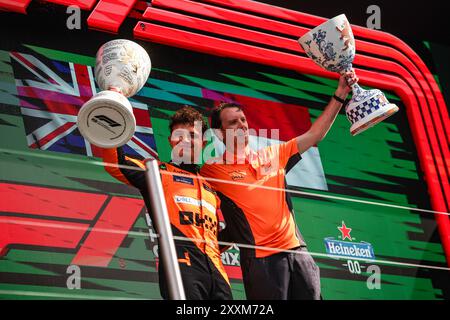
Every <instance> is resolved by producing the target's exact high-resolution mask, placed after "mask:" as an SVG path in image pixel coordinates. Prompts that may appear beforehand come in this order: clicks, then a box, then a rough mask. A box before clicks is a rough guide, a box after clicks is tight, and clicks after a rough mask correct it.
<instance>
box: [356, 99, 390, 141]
mask: <svg viewBox="0 0 450 320" xmlns="http://www.w3.org/2000/svg"><path fill="white" fill-rule="evenodd" d="M398 110H399V109H398V107H397V106H396V105H395V104H392V103H389V104H387V105H385V106H383V107H382V108H381V109H378V110H376V111H374V112H373V113H371V114H370V115H368V116H367V117H365V118H364V122H362V121H358V122H356V123H354V124H353V125H352V126H351V127H350V133H351V135H352V136H356V135H357V134H360V133H361V132H363V131H365V130H367V129H369V128H371V127H373V126H374V125H376V124H377V123H380V122H381V121H383V120H385V119H387V118H389V117H390V116H392V115H393V114H395V113H396V112H397V111H398Z"/></svg>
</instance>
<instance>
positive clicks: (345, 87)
mask: <svg viewBox="0 0 450 320" xmlns="http://www.w3.org/2000/svg"><path fill="white" fill-rule="evenodd" d="M358 81H359V78H358V77H357V76H356V73H355V69H352V70H351V71H348V72H346V73H344V74H343V75H341V77H340V78H339V85H338V88H337V90H336V95H337V96H338V97H340V98H342V99H345V98H346V97H347V95H348V94H349V93H350V91H352V88H351V86H352V85H353V84H355V83H357V82H358Z"/></svg>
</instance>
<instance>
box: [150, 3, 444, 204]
mask: <svg viewBox="0 0 450 320" xmlns="http://www.w3.org/2000/svg"><path fill="white" fill-rule="evenodd" d="M144 18H148V19H149V20H155V21H163V22H168V23H172V24H177V25H181V26H184V27H189V28H192V29H198V30H204V31H208V32H212V33H216V34H220V35H225V36H229V37H233V38H237V39H240V40H247V41H252V42H256V43H260V44H269V45H272V46H275V47H278V48H285V49H290V50H293V51H297V52H299V53H300V52H301V53H304V51H303V49H301V47H300V45H299V44H298V43H297V41H295V40H291V39H287V38H282V37H277V36H273V35H269V34H266V33H262V32H257V31H252V30H247V29H242V28H239V27H234V26H229V25H226V24H222V23H217V22H212V21H208V20H203V19H199V18H195V17H188V16H185V15H182V14H178V13H174V12H169V11H165V10H161V9H157V8H148V9H147V10H146V11H145V13H144ZM354 65H356V66H358V65H360V66H364V67H371V68H376V69H379V70H382V71H384V72H393V73H395V74H397V75H399V76H401V77H402V78H403V79H404V80H405V81H406V82H407V83H408V84H409V85H410V87H411V88H412V89H413V91H414V92H416V95H417V97H418V99H419V103H420V105H421V106H427V105H428V101H427V99H426V96H425V95H424V93H422V90H421V87H420V85H419V84H418V83H417V81H416V79H415V78H414V77H413V76H411V74H410V73H409V72H408V71H407V70H405V69H404V68H402V67H401V66H400V65H398V64H396V63H394V62H391V61H385V60H381V59H378V58H373V57H368V56H363V55H358V56H356V59H355V61H354ZM430 103H431V104H432V106H433V107H434V109H436V103H435V101H434V99H430ZM423 110H424V118H425V122H426V123H427V124H431V123H432V120H431V115H430V113H429V110H428V108H424V109H423ZM430 130H431V131H432V128H428V131H430ZM438 132H440V133H443V130H439V128H438ZM439 138H440V139H442V136H440V137H439ZM430 141H431V146H432V150H433V152H434V154H435V156H436V161H437V168H438V171H439V174H440V176H441V177H443V179H442V185H443V188H444V194H445V197H446V200H447V203H450V185H449V182H448V181H449V178H448V175H447V172H446V169H445V164H444V163H443V161H442V155H441V151H440V148H439V144H438V140H437V138H436V136H435V135H433V134H431V135H430ZM443 153H444V158H445V159H446V162H447V163H450V151H449V150H448V149H447V148H443Z"/></svg>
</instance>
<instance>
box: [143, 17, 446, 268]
mask: <svg viewBox="0 0 450 320" xmlns="http://www.w3.org/2000/svg"><path fill="white" fill-rule="evenodd" d="M134 34H135V37H136V38H140V39H145V40H150V41H154V42H158V43H163V44H166V45H170V46H175V47H182V48H185V49H189V50H194V51H201V52H207V53H210V54H215V55H218V56H225V57H232V58H236V59H242V60H246V61H251V62H256V63H262V64H266V65H271V66H274V67H280V68H285V69H289V70H297V71H300V72H304V73H308V74H313V75H317V76H321V77H328V78H337V77H338V74H336V73H332V72H328V71H325V70H323V69H322V68H320V67H319V66H317V65H315V64H314V62H313V61H312V60H310V59H308V58H305V57H301V56H297V55H292V54H288V53H282V52H278V51H274V50H269V49H264V48H258V47H254V46H250V45H246V44H241V43H236V42H233V41H229V40H222V39H217V38H214V37H209V36H204V35H199V34H195V33H192V32H187V31H182V30H177V29H174V28H168V27H163V26H159V25H155V24H151V23H146V22H139V23H138V25H137V26H136V27H135V29H134ZM356 71H357V74H358V75H359V77H360V79H361V82H364V83H365V84H367V85H369V86H373V87H378V88H380V89H389V90H394V91H395V92H396V93H397V94H398V95H399V96H400V97H401V99H402V100H403V101H404V102H405V105H406V106H407V114H408V118H409V120H410V124H411V128H412V133H413V137H414V140H415V142H416V145H417V146H418V154H419V158H420V160H421V164H422V167H423V170H424V172H425V175H426V179H427V183H428V187H429V191H430V195H431V202H432V205H433V208H434V210H436V211H442V212H445V211H446V210H447V209H446V205H445V200H444V198H443V194H442V192H441V190H440V189H439V177H438V175H437V172H436V168H435V166H434V164H433V159H432V157H430V156H429V155H431V151H430V147H429V145H428V143H427V137H426V131H425V128H424V125H423V123H422V121H421V119H420V118H419V115H420V110H419V105H418V103H417V99H416V97H415V95H414V92H413V91H412V90H411V88H410V87H409V86H408V85H407V84H406V83H405V82H404V81H403V80H402V79H400V78H398V77H394V76H391V75H386V74H380V73H376V72H373V71H368V70H362V69H357V70H356ZM436 220H437V221H438V227H439V231H440V234H441V239H442V244H443V247H444V251H445V253H446V256H447V261H449V258H448V257H450V224H449V219H448V217H447V216H446V215H440V214H436Z"/></svg>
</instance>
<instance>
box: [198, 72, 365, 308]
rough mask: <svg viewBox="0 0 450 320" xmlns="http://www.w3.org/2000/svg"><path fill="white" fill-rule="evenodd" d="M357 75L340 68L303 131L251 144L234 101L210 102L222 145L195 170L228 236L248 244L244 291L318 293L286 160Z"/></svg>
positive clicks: (292, 295) (326, 119)
mask: <svg viewBox="0 0 450 320" xmlns="http://www.w3.org/2000/svg"><path fill="white" fill-rule="evenodd" d="M357 81H358V78H357V77H356V75H355V74H354V71H353V70H352V71H351V72H348V73H346V74H345V75H343V76H341V78H340V79H339V85H338V88H337V90H336V92H335V95H334V96H333V98H332V100H331V101H330V103H329V104H328V105H327V106H326V108H325V110H324V111H323V113H322V114H321V115H320V116H319V117H318V119H317V120H316V121H315V122H314V123H313V124H312V126H311V128H310V129H309V130H308V131H307V132H306V133H304V134H302V135H300V136H298V137H296V138H294V139H292V140H290V141H288V142H285V143H282V144H279V145H272V146H269V147H267V148H263V149H261V150H258V151H257V152H255V151H253V150H251V149H250V148H249V147H248V138H249V134H248V129H249V128H248V123H247V119H246V117H245V114H244V112H243V110H242V108H241V107H240V106H239V105H236V104H232V103H223V104H221V105H219V106H218V107H217V108H216V109H215V110H213V113H212V116H211V127H212V128H213V129H217V130H218V133H219V136H220V138H221V139H222V140H223V142H224V144H225V149H226V150H225V153H224V155H223V156H222V157H220V158H216V159H213V160H212V161H211V162H209V163H208V162H207V163H206V164H205V165H204V166H203V167H202V169H201V174H202V176H204V177H205V178H213V180H210V183H211V185H212V186H213V187H214V189H215V190H216V191H217V193H218V195H219V197H220V199H221V209H222V213H223V216H224V218H225V222H226V228H225V230H224V231H225V234H226V235H227V236H228V241H234V242H236V243H242V244H245V245H252V246H254V247H253V248H248V247H243V248H241V249H240V251H241V269H242V274H243V280H244V286H245V292H246V296H247V298H248V299H282V300H286V299H320V298H321V295H320V277H319V268H318V267H317V265H316V264H315V262H314V260H313V258H312V257H311V255H310V254H309V253H308V252H307V250H306V244H305V242H304V240H303V238H302V237H301V235H300V232H299V231H298V229H297V226H296V224H295V220H294V217H293V208H292V205H291V202H290V198H289V194H288V193H286V192H285V185H286V182H285V174H286V171H287V167H288V163H289V162H290V160H292V159H293V158H295V157H297V158H300V155H301V154H302V153H303V152H305V151H306V150H308V149H309V148H310V147H312V146H314V145H315V144H317V143H318V142H319V141H321V140H322V139H323V138H324V137H325V135H326V134H327V132H328V131H329V129H330V128H331V126H332V124H333V122H334V120H335V119H336V116H337V114H338V113H339V110H340V109H341V107H342V104H343V102H344V99H345V98H346V97H347V95H348V93H349V92H350V85H352V84H353V83H356V82H357ZM239 145H242V146H243V147H242V148H239ZM207 180H208V179H207Z"/></svg>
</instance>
